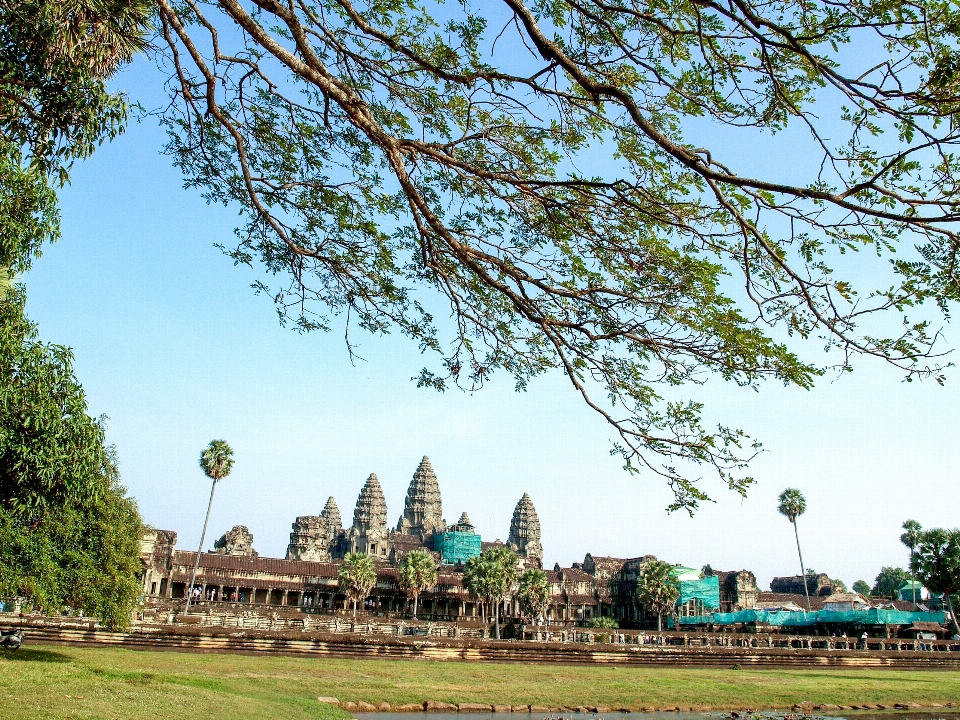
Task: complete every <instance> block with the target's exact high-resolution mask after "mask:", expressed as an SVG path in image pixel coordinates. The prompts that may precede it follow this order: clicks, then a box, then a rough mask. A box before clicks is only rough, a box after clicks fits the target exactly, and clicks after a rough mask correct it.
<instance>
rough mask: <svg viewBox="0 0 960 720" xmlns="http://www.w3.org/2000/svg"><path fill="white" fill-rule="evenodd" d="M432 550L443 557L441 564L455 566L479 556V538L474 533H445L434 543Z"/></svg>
mask: <svg viewBox="0 0 960 720" xmlns="http://www.w3.org/2000/svg"><path fill="white" fill-rule="evenodd" d="M433 549H434V550H438V551H439V552H440V554H441V555H442V556H443V562H444V563H445V564H448V565H456V564H457V563H458V562H466V561H467V560H469V559H470V558H472V557H476V556H477V555H479V554H480V536H479V535H477V534H475V533H465V532H445V533H443V535H440V536H439V537H438V538H437V540H436V541H435V542H434V547H433Z"/></svg>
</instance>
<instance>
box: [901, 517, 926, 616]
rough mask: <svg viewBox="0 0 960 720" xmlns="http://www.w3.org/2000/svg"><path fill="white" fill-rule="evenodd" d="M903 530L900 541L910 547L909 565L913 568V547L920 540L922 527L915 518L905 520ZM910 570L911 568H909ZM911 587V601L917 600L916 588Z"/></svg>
mask: <svg viewBox="0 0 960 720" xmlns="http://www.w3.org/2000/svg"><path fill="white" fill-rule="evenodd" d="M900 527H902V528H903V529H904V530H905V532H904V533H903V535H901V536H900V542H902V543H903V544H904V545H906V546H907V547H908V548H910V567H911V568H913V549H914V548H915V547H916V546H917V543H918V542H919V541H920V533H921V532H923V527H922V526H921V525H920V523H918V522H917V521H916V520H907V521H906V522H904V523H903V525H901V526H900ZM911 572H912V569H911ZM911 587H912V592H913V602H914V604H916V602H917V588H916V587H915V586H911Z"/></svg>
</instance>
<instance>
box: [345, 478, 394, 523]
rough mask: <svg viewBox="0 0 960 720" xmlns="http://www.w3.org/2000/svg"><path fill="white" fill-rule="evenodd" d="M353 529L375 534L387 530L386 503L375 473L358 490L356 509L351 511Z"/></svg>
mask: <svg viewBox="0 0 960 720" xmlns="http://www.w3.org/2000/svg"><path fill="white" fill-rule="evenodd" d="M353 527H354V528H356V529H357V530H359V531H361V532H366V533H370V532H377V531H380V530H382V531H383V534H386V530H387V501H386V500H385V499H384V497H383V489H382V488H381V487H380V481H379V480H377V475H376V473H370V477H368V478H367V481H366V482H365V483H364V484H363V489H362V490H360V497H358V498H357V507H356V509H354V511H353Z"/></svg>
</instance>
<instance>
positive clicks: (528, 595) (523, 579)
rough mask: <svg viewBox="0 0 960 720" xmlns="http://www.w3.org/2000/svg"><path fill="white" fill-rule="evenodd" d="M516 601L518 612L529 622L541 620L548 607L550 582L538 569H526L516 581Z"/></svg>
mask: <svg viewBox="0 0 960 720" xmlns="http://www.w3.org/2000/svg"><path fill="white" fill-rule="evenodd" d="M517 601H518V602H519V603H520V612H522V613H523V614H524V615H526V616H527V617H528V618H530V619H531V621H534V622H535V621H536V620H537V619H538V618H542V617H543V615H544V613H546V612H547V608H548V607H550V581H549V580H548V579H547V574H546V573H545V572H544V571H543V570H540V569H539V568H527V569H526V570H524V571H523V572H522V573H520V578H519V579H518V580H517Z"/></svg>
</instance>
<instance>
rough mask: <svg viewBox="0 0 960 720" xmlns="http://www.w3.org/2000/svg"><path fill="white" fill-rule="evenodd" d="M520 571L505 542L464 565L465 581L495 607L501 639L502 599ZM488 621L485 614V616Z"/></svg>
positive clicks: (489, 605) (468, 586)
mask: <svg viewBox="0 0 960 720" xmlns="http://www.w3.org/2000/svg"><path fill="white" fill-rule="evenodd" d="M519 575H520V573H519V571H518V570H517V556H516V554H515V553H514V552H513V551H512V550H511V549H510V548H508V547H507V546H505V545H495V546H494V547H492V548H487V549H486V550H484V551H483V552H482V553H480V554H479V555H477V556H475V557H472V558H470V559H469V560H467V562H466V564H465V565H464V567H463V585H464V587H466V588H467V590H468V591H469V593H470V594H471V595H473V597H475V598H477V600H479V601H481V602H482V603H484V605H485V606H487V607H492V608H493V618H494V620H493V622H494V632H495V637H496V638H497V639H498V640H499V639H500V603H502V602H503V601H504V600H505V599H506V598H507V597H509V596H510V594H511V593H512V592H513V590H514V587H515V586H516V584H517V580H518V577H519ZM484 622H486V617H484Z"/></svg>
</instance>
